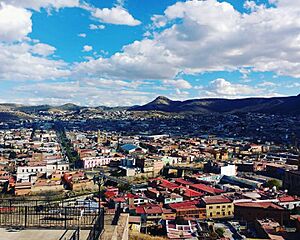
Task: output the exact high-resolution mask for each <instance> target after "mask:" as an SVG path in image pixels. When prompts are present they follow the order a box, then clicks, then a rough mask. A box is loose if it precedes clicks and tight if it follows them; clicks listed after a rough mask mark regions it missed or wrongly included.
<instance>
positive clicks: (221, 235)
mask: <svg viewBox="0 0 300 240" xmlns="http://www.w3.org/2000/svg"><path fill="white" fill-rule="evenodd" d="M216 233H217V234H218V235H219V237H224V233H225V230H224V229H223V228H217V229H216Z"/></svg>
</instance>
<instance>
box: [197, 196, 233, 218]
mask: <svg viewBox="0 0 300 240" xmlns="http://www.w3.org/2000/svg"><path fill="white" fill-rule="evenodd" d="M200 204H201V205H202V206H204V207H205V209H206V216H207V218H215V219H218V218H231V217H233V214H234V205H233V202H232V200H230V199H229V198H227V197H224V196H207V197H203V198H202V199H201V203H200Z"/></svg>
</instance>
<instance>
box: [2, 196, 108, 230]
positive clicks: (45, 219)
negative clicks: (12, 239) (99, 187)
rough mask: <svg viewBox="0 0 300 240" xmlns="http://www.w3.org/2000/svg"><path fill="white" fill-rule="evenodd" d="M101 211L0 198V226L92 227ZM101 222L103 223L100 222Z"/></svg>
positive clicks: (79, 206)
mask: <svg viewBox="0 0 300 240" xmlns="http://www.w3.org/2000/svg"><path fill="white" fill-rule="evenodd" d="M103 215H104V213H103V211H100V212H99V210H98V208H90V207H86V206H82V205H76V206H70V207H67V206H63V204H59V203H57V202H55V203H51V202H47V203H46V202H41V201H14V200H12V201H9V200H5V201H4V200H0V226H2V227H14V228H55V229H77V228H78V227H80V228H81V229H92V228H93V227H94V219H95V218H97V217H99V216H100V217H99V219H102V218H104V216H103ZM101 224H103V223H101Z"/></svg>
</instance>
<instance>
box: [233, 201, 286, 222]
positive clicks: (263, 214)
mask: <svg viewBox="0 0 300 240" xmlns="http://www.w3.org/2000/svg"><path fill="white" fill-rule="evenodd" d="M234 209H235V211H234V216H235V218H237V219H240V220H246V221H248V222H252V223H253V222H254V221H255V220H256V219H266V218H269V219H274V220H275V221H277V222H279V223H282V224H283V223H286V222H288V221H289V220H290V213H289V211H288V210H287V209H285V208H284V207H282V206H280V205H277V204H275V203H273V202H238V203H235V204H234Z"/></svg>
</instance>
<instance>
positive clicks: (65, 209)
mask: <svg viewBox="0 0 300 240" xmlns="http://www.w3.org/2000/svg"><path fill="white" fill-rule="evenodd" d="M63 210H64V212H65V229H67V208H63Z"/></svg>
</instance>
